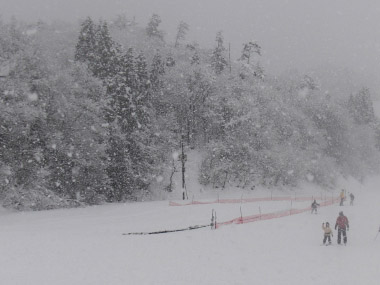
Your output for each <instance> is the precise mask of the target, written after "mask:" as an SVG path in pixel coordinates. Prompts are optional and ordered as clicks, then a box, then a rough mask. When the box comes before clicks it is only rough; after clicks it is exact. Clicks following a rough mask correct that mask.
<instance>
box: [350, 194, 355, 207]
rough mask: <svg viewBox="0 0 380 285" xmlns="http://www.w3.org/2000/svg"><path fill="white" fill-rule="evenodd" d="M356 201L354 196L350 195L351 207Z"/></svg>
mask: <svg viewBox="0 0 380 285" xmlns="http://www.w3.org/2000/svg"><path fill="white" fill-rule="evenodd" d="M354 199H355V196H354V194H352V193H350V205H351V206H353V205H354Z"/></svg>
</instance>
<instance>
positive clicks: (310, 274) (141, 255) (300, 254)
mask: <svg viewBox="0 0 380 285" xmlns="http://www.w3.org/2000/svg"><path fill="white" fill-rule="evenodd" d="M379 182H380V179H378V180H373V181H372V182H368V183H367V184H366V185H364V186H360V187H359V186H358V185H353V184H352V185H347V190H348V191H353V192H354V193H355V194H356V201H355V205H354V206H348V205H345V206H344V207H339V206H336V205H334V206H330V207H324V208H321V209H320V211H319V213H318V215H311V214H309V213H303V214H298V215H293V216H289V217H284V218H279V219H273V220H266V221H259V222H254V223H249V224H243V225H229V226H223V227H221V228H220V229H217V230H210V229H209V228H203V229H198V230H192V231H184V232H177V233H168V234H160V235H144V236H125V235H122V233H124V232H135V231H153V230H162V229H174V228H181V227H187V226H191V225H197V224H207V223H209V222H210V216H211V209H216V210H217V212H218V218H219V221H222V220H228V219H230V218H235V217H238V216H239V215H240V206H242V209H243V215H251V214H256V213H257V211H258V207H259V206H260V207H261V208H262V209H267V210H268V211H272V210H283V209H284V208H285V209H286V208H287V207H289V202H270V201H269V202H260V203H246V204H242V205H240V204H223V205H219V204H210V205H192V206H183V207H171V206H169V203H168V201H160V202H145V203H131V204H119V205H105V206H97V207H89V208H84V209H72V210H56V211H45V212H28V213H10V212H7V211H4V210H3V211H1V212H0V231H1V232H0V252H1V254H0V283H1V284H23V285H25V284H30V285H43V284H49V285H51V284H65V285H67V284H71V285H74V284H80V285H85V284H91V285H95V284H99V285H100V284H101V285H104V284H112V285H118V284H292V285H294V284H346V285H347V284H379V280H380V271H379V269H378V268H379V267H378V265H379V264H380V254H379V252H380V237H379V238H378V240H376V241H375V240H374V239H375V236H376V234H377V230H378V227H379V224H380V207H379V201H380V191H378V189H377V188H378V185H379ZM247 195H248V194H247ZM236 198H240V196H238V197H236ZM308 204H309V203H307V205H308ZM304 205H306V204H305V203H300V204H298V203H297V204H296V205H295V204H293V206H294V207H297V208H298V207H299V208H301V207H303V206H304ZM342 209H343V211H344V212H345V214H346V215H347V217H348V219H349V220H350V224H351V228H350V231H349V232H348V245H347V246H346V247H345V246H338V245H336V236H335V235H334V238H333V243H334V245H333V246H329V247H326V246H321V243H322V237H323V231H322V229H321V224H322V222H326V221H329V222H330V223H331V224H334V222H335V219H336V217H337V215H338V212H339V211H340V210H342ZM334 234H335V232H334Z"/></svg>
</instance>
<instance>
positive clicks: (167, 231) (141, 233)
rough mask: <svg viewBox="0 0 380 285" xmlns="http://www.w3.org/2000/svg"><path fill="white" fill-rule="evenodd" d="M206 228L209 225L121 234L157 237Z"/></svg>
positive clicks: (124, 234)
mask: <svg viewBox="0 0 380 285" xmlns="http://www.w3.org/2000/svg"><path fill="white" fill-rule="evenodd" d="M206 227H210V225H203V226H191V227H188V228H184V229H177V230H163V231H157V232H140V233H123V236H127V235H157V234H166V233H174V232H183V231H190V230H197V229H201V228H206Z"/></svg>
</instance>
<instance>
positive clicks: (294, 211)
mask: <svg viewBox="0 0 380 285" xmlns="http://www.w3.org/2000/svg"><path fill="white" fill-rule="evenodd" d="M338 201H340V198H339V197H337V198H333V199H331V198H330V199H329V200H325V201H323V202H321V203H320V207H325V206H330V205H333V204H334V203H337V202H338ZM308 211H311V206H310V207H307V208H303V209H289V210H282V211H277V212H273V213H267V214H257V215H252V216H246V217H239V218H235V219H232V220H230V221H226V222H221V223H218V222H217V223H216V225H215V228H219V227H221V226H225V225H231V224H245V223H252V222H257V221H262V220H269V219H276V218H281V217H286V216H290V215H296V214H300V213H304V212H308Z"/></svg>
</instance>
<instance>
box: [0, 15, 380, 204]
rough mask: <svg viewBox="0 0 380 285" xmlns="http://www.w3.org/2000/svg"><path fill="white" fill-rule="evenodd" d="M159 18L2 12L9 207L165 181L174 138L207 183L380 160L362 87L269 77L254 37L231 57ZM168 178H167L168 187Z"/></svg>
mask: <svg viewBox="0 0 380 285" xmlns="http://www.w3.org/2000/svg"><path fill="white" fill-rule="evenodd" d="M160 23H161V19H160V17H159V16H158V15H153V16H152V17H151V19H150V21H149V23H148V25H147V26H146V27H145V28H143V27H140V26H139V25H138V24H137V23H136V22H135V21H134V20H129V19H128V18H127V17H126V16H123V15H119V16H117V17H116V18H115V19H113V20H112V21H110V22H106V21H97V22H96V21H94V20H93V19H91V18H87V19H85V20H84V21H82V23H81V25H80V27H77V26H74V25H71V24H66V23H52V24H46V23H43V22H38V23H35V24H25V23H22V22H19V21H17V20H15V19H12V20H11V21H10V22H9V23H0V54H1V57H0V191H1V197H0V198H1V199H2V201H3V204H4V205H6V206H10V207H15V208H19V209H25V208H28V209H46V208H56V207H71V206H75V205H81V204H99V203H102V202H105V201H107V202H118V201H126V200H136V199H143V198H144V197H153V196H155V195H158V194H157V193H159V192H162V191H171V190H172V183H171V179H170V177H171V176H172V173H173V165H174V164H175V159H174V158H173V155H172V154H173V153H175V152H176V151H178V150H179V148H180V143H181V140H182V141H183V142H185V144H186V146H187V147H188V148H191V149H196V150H197V151H199V152H201V153H202V158H203V160H202V164H201V171H200V173H201V174H200V177H199V181H200V182H201V183H202V184H204V185H209V186H210V187H220V188H224V187H227V186H229V185H230V186H238V187H252V186H253V185H265V186H267V187H273V186H279V185H285V186H296V185H298V184H299V183H301V182H303V181H308V182H311V183H316V184H319V185H321V186H323V187H333V186H334V184H335V183H336V180H337V179H338V178H339V177H341V176H344V177H347V176H353V177H355V178H357V179H360V180H363V179H364V178H365V177H366V176H367V175H368V174H371V173H373V174H374V173H378V172H379V163H378V162H379V148H380V143H379V136H380V131H379V130H380V129H379V122H378V119H377V118H376V116H375V114H374V110H373V103H372V100H371V95H370V91H369V90H368V89H367V88H363V89H361V90H352V93H351V94H347V96H346V97H345V98H341V97H339V98H338V97H334V94H326V93H325V92H323V89H322V88H320V86H318V83H316V81H315V80H314V79H313V78H312V77H310V76H307V75H304V76H302V75H298V74H296V75H295V76H293V77H290V76H289V77H288V78H281V79H280V78H278V77H274V76H272V75H270V74H267V73H266V72H265V70H264V68H263V66H262V64H261V63H260V58H261V56H262V53H261V46H260V45H259V44H258V43H257V42H255V41H247V43H244V44H243V45H242V49H241V56H240V57H239V58H238V59H236V60H235V59H231V56H230V54H229V49H228V48H226V44H225V42H224V38H223V33H222V32H218V33H217V34H216V36H215V45H214V47H212V48H209V49H208V48H200V47H199V45H198V44H197V43H194V42H188V41H187V32H188V31H189V29H190V26H189V25H188V24H186V23H185V22H183V21H181V22H180V23H179V25H178V28H177V33H176V36H175V40H174V43H168V42H166V41H165V33H164V31H162V30H160ZM168 185H170V187H168Z"/></svg>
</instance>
